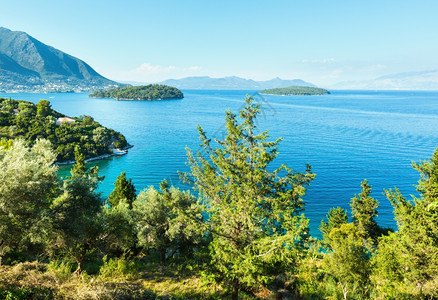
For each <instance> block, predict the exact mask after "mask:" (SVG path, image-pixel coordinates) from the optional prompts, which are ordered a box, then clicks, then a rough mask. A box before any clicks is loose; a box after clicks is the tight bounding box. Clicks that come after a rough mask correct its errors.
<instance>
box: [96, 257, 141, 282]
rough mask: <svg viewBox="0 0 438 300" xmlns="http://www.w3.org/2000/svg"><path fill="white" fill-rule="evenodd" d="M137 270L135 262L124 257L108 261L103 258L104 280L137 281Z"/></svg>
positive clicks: (101, 272) (101, 271)
mask: <svg viewBox="0 0 438 300" xmlns="http://www.w3.org/2000/svg"><path fill="white" fill-rule="evenodd" d="M136 275H137V268H136V265H135V262H133V261H131V260H128V259H126V258H124V257H121V258H110V259H109V260H108V259H107V256H106V255H105V256H104V257H103V265H102V267H101V268H100V277H101V278H102V279H112V278H114V279H115V278H117V279H125V280H130V279H135V277H136Z"/></svg>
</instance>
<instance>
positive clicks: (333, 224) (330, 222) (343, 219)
mask: <svg viewBox="0 0 438 300" xmlns="http://www.w3.org/2000/svg"><path fill="white" fill-rule="evenodd" d="M346 223H348V216H347V211H346V210H345V209H343V208H340V207H336V208H331V209H330V211H329V212H328V214H327V222H325V221H324V220H322V221H321V225H320V226H319V230H320V231H321V233H322V237H323V240H324V243H325V245H326V246H327V247H330V232H331V231H332V230H333V229H334V228H339V227H341V226H342V225H343V224H346Z"/></svg>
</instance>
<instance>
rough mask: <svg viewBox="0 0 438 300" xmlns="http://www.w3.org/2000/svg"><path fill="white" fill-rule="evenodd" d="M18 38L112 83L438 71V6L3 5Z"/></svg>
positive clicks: (325, 79) (307, 1)
mask: <svg viewBox="0 0 438 300" xmlns="http://www.w3.org/2000/svg"><path fill="white" fill-rule="evenodd" d="M0 11H1V14H0V15H1V17H0V26H3V27H6V28H9V29H11V30H18V31H25V32H27V33H28V34H30V35H31V36H33V37H34V38H36V39H38V40H40V41H41V42H43V43H45V44H47V45H50V46H53V47H55V48H57V49H59V50H61V51H64V52H66V53H68V54H71V55H73V56H75V57H78V58H80V59H82V60H84V61H85V62H87V63H88V64H89V65H90V66H91V67H93V68H94V69H95V70H96V71H97V72H99V73H100V74H102V75H103V76H105V77H108V78H110V79H113V80H116V81H137V82H148V83H149V82H159V81H162V80H165V79H170V78H176V79H178V78H183V77H187V76H211V77H224V76H239V77H244V78H250V79H254V80H269V79H272V78H274V77H280V78H283V79H296V78H299V79H303V80H306V81H309V82H312V83H314V84H317V85H319V86H323V87H324V86H330V85H332V84H335V83H338V82H343V81H352V80H368V79H373V78H376V77H378V76H382V75H387V74H395V73H400V72H414V71H416V72H418V71H426V70H437V69H438V17H437V12H438V1H436V0H420V1H419V0H415V1H411V0H397V1H392V0H379V1H375V0H368V1H362V0H358V1H351V0H348V1H341V0H339V1H337V0H331V1H327V0H320V1H316V0H301V1H295V0H288V1H286V0H285V1H280V0H278V1H276V0H272V1H269V2H268V1H256V0H253V1H246V0H233V1H231V0H221V1H209V0H203V1H201V0H186V1H183V0H179V1H176V0H174V1H170V0H160V1H147V0H125V1H120V0H105V1H103V0H75V1H65V0H57V1H52V0H42V1H34V0H24V1H21V0H14V1H11V0H0Z"/></svg>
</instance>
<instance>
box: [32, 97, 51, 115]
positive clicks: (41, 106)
mask: <svg viewBox="0 0 438 300" xmlns="http://www.w3.org/2000/svg"><path fill="white" fill-rule="evenodd" d="M36 108H37V116H40V117H43V118H45V117H47V116H49V115H51V114H52V107H51V105H50V101H48V100H44V99H41V100H40V101H39V102H38V103H37V105H36Z"/></svg>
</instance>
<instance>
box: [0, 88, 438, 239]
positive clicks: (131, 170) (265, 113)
mask: <svg viewBox="0 0 438 300" xmlns="http://www.w3.org/2000/svg"><path fill="white" fill-rule="evenodd" d="M183 93H184V99H181V100H161V101H116V100H113V99H94V98H89V97H88V95H87V94H84V93H49V94H38V93H16V94H5V93H3V94H0V97H10V98H12V99H21V100H28V101H32V102H34V103H37V102H38V101H39V100H40V99H47V100H49V101H50V102H51V104H52V107H53V108H54V109H55V110H57V111H59V112H61V113H63V114H66V115H68V116H72V117H73V116H80V115H89V116H92V117H93V118H94V119H95V120H96V121H98V122H100V123H101V124H102V125H104V126H106V127H109V128H113V129H115V130H117V131H120V132H121V133H123V134H124V135H125V136H126V138H127V140H128V142H129V143H130V144H132V145H133V146H134V147H133V148H131V149H129V153H128V154H127V155H124V156H120V157H113V158H110V159H105V160H100V161H97V162H93V163H90V166H92V165H98V166H99V169H100V175H104V176H105V179H104V181H103V182H102V183H101V184H100V186H99V191H100V192H101V193H102V197H106V196H108V195H109V193H110V192H111V191H112V189H113V188H114V185H113V184H114V182H115V180H116V178H117V176H118V175H120V173H121V172H122V171H126V175H127V177H128V178H132V182H133V183H134V185H135V187H136V189H137V192H140V191H141V190H143V189H145V188H147V187H148V186H151V185H153V186H155V187H157V188H158V184H159V182H160V181H162V180H163V179H166V180H167V181H169V183H170V184H172V185H174V186H177V187H179V188H181V189H190V188H191V187H190V186H187V185H186V184H184V183H183V182H182V181H181V179H180V177H179V174H178V171H180V172H186V171H189V167H188V166H187V164H186V162H187V155H186V149H187V148H189V149H191V150H192V151H197V150H200V149H201V148H200V146H199V142H200V141H199V135H198V131H197V126H198V125H200V126H201V127H202V128H203V129H204V131H206V132H207V136H208V137H209V138H212V139H215V138H217V139H222V138H223V137H224V136H225V134H226V128H225V121H224V117H225V111H227V110H231V111H232V112H233V113H236V114H237V113H238V112H239V111H240V110H241V109H242V108H243V106H244V103H245V97H246V96H247V95H248V96H252V97H253V98H254V100H255V101H256V102H258V103H260V104H261V111H260V114H259V116H258V118H257V128H258V130H259V132H261V131H265V130H268V131H269V135H270V139H271V140H275V139H277V138H279V137H281V138H282V141H281V142H280V144H279V147H278V148H279V155H278V157H277V159H276V160H275V161H274V162H273V164H272V166H271V168H275V167H278V166H280V165H281V164H283V163H285V164H287V166H288V167H289V168H292V169H293V170H295V171H297V172H304V171H305V169H306V164H310V165H311V166H312V171H313V172H314V173H315V174H316V177H315V179H314V181H313V182H312V183H311V184H310V186H309V187H308V190H307V192H306V195H305V196H304V201H305V211H304V214H305V215H306V217H307V218H309V224H310V225H309V226H310V232H311V234H312V235H313V236H315V237H320V232H319V230H318V227H319V225H320V223H321V220H322V219H324V218H325V216H326V214H327V212H328V211H329V209H330V208H332V207H338V206H339V207H342V208H345V209H349V203H350V200H351V198H352V197H354V195H355V194H358V193H360V191H361V187H360V184H361V182H362V181H363V180H364V179H367V180H368V183H369V184H370V185H372V191H373V194H372V195H373V197H374V198H376V199H377V200H378V201H379V208H378V212H379V216H378V218H377V221H378V222H379V224H380V225H382V226H389V227H392V228H396V222H395V221H394V215H393V208H392V206H391V204H390V202H389V201H388V200H387V199H386V197H385V196H384V194H383V193H384V190H385V189H393V188H394V187H397V188H398V189H399V190H400V191H401V192H402V193H403V194H404V195H405V196H406V197H407V198H411V197H412V196H415V195H417V194H418V193H417V191H416V187H415V185H416V184H417V182H418V179H419V173H418V172H417V171H415V170H414V169H413V168H412V162H419V161H421V160H428V159H430V158H431V156H432V154H433V152H434V151H435V149H436V148H437V147H438V92H437V91H357V90H354V91H352V90H339V91H336V90H335V91H331V94H329V95H321V96H274V95H259V94H258V93H257V91H251V90H231V91H229V90H183ZM59 174H60V176H61V177H65V176H68V175H69V167H60V170H59Z"/></svg>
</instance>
